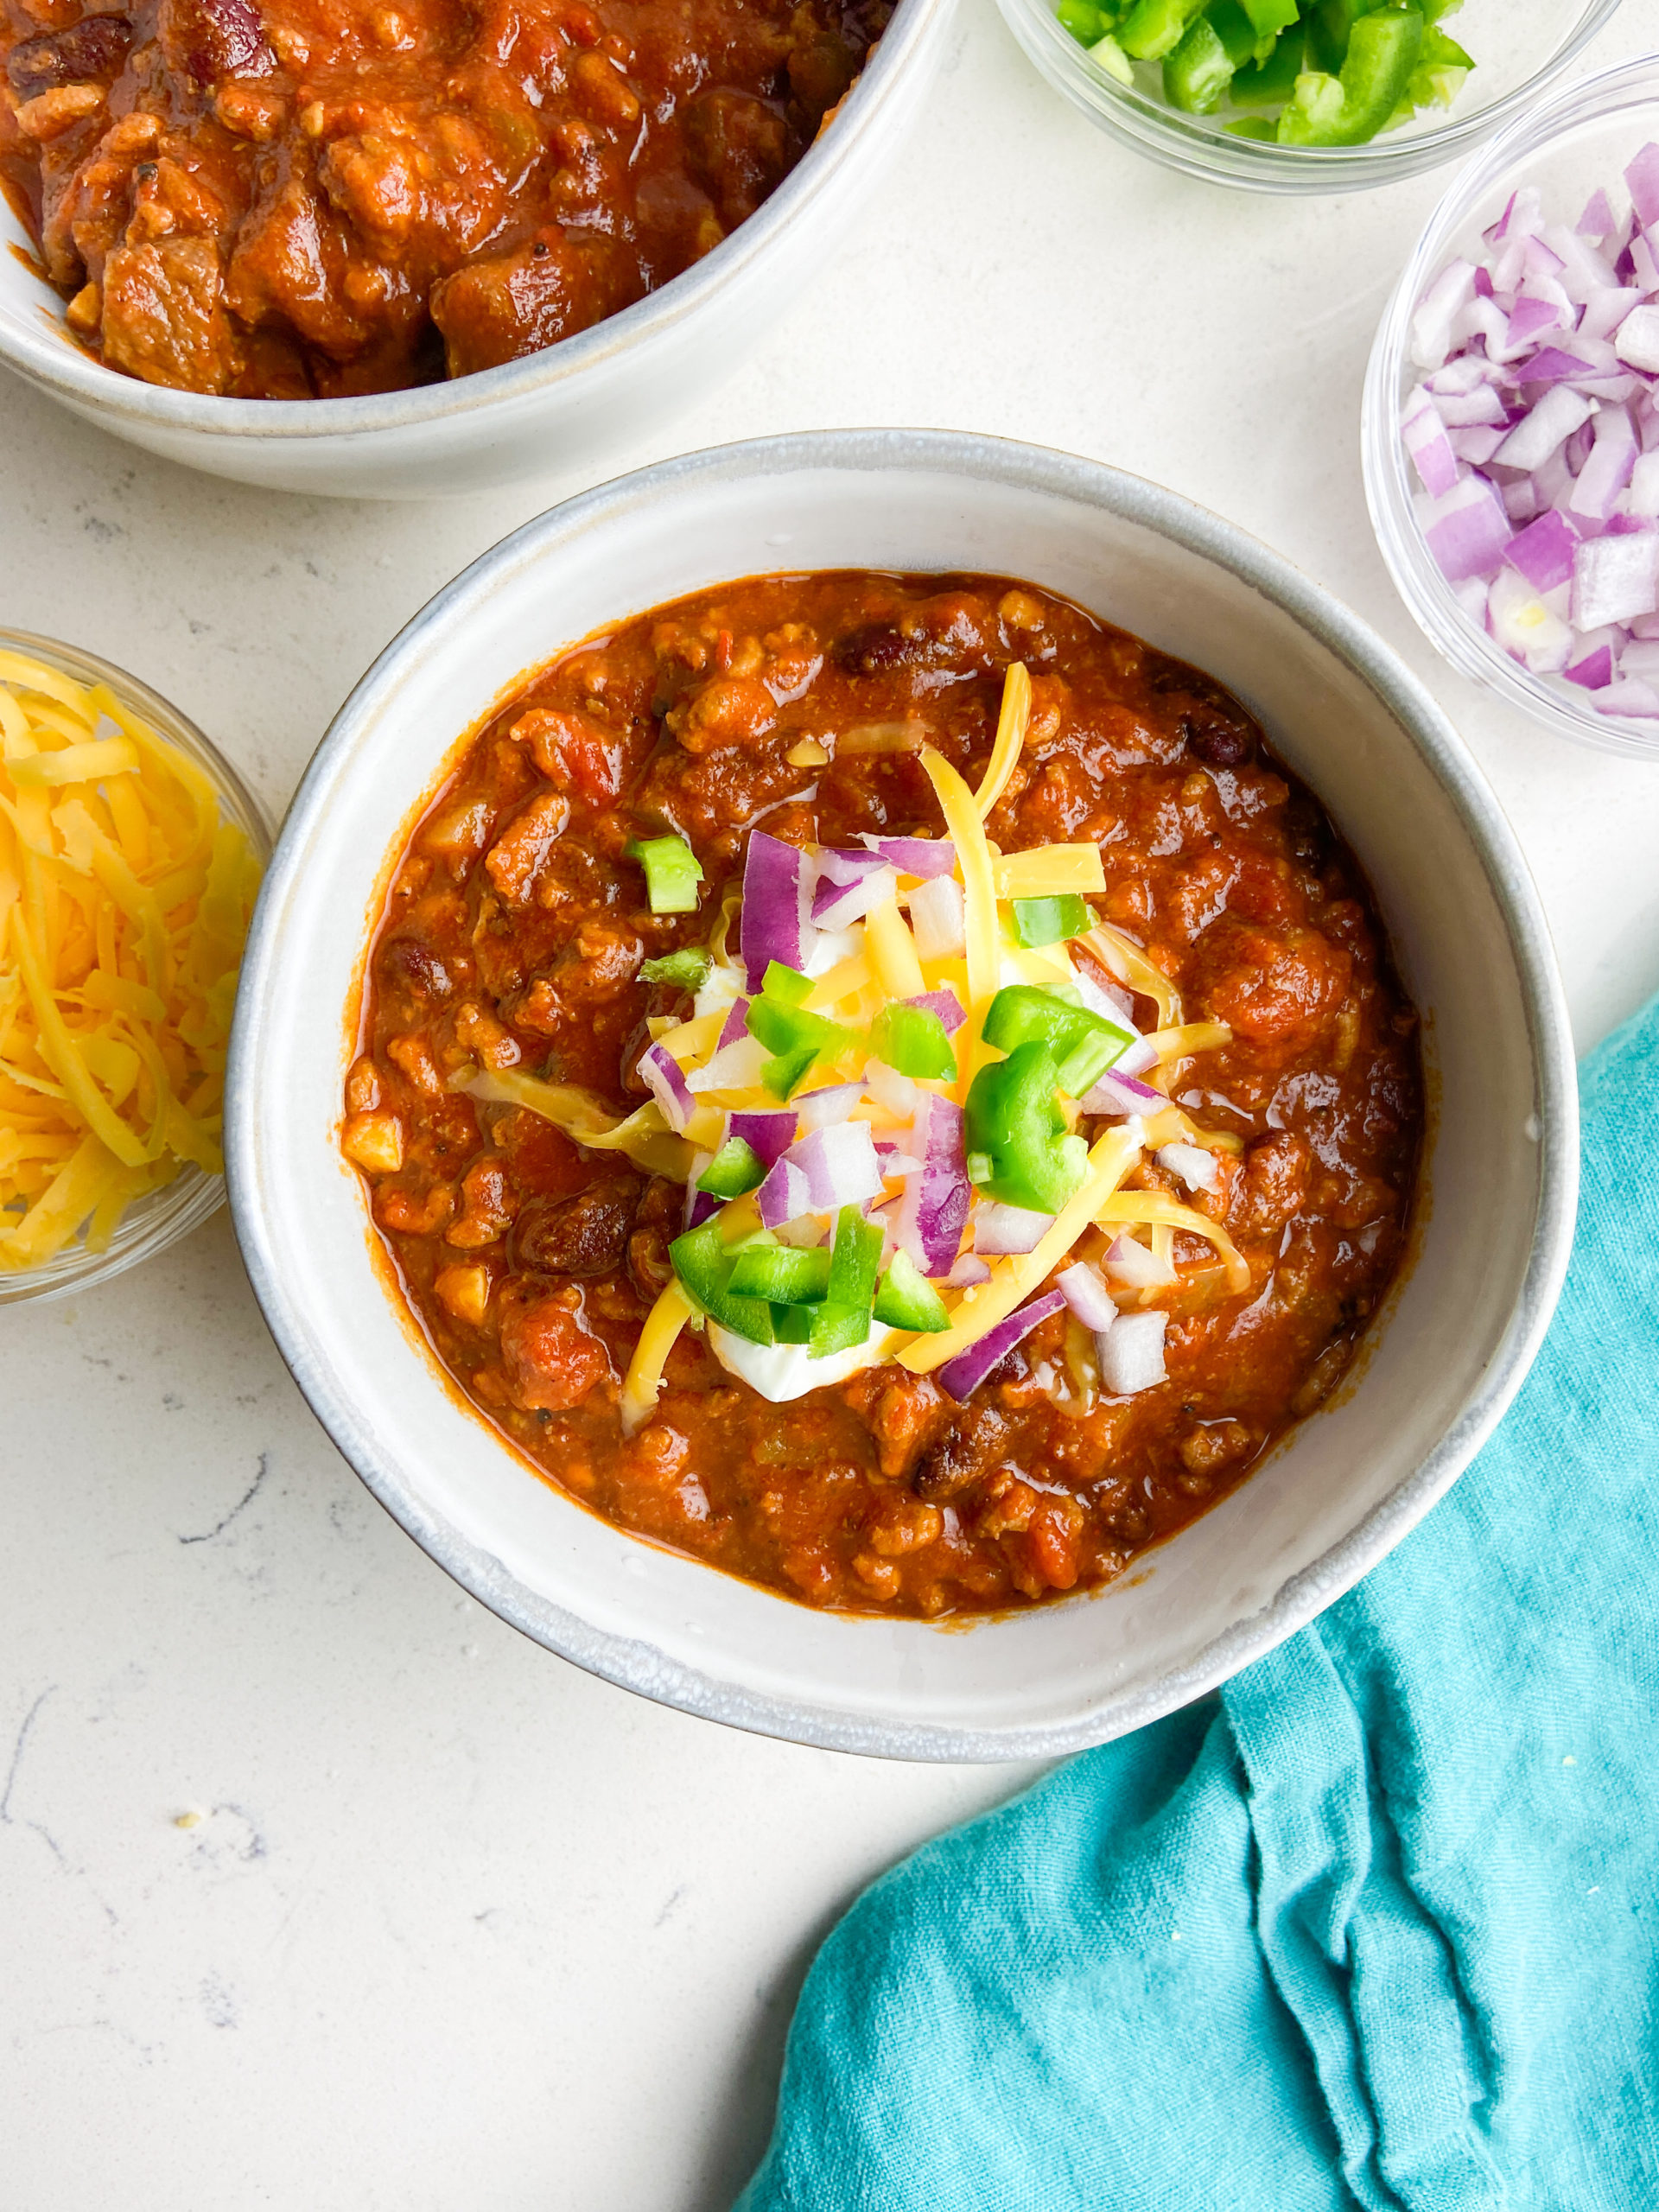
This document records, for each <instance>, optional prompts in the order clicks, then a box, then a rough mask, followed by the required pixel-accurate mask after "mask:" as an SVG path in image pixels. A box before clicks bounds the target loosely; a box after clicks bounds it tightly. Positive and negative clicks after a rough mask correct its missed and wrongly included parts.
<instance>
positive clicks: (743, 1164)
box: [697, 1137, 766, 1198]
mask: <svg viewBox="0 0 1659 2212" xmlns="http://www.w3.org/2000/svg"><path fill="white" fill-rule="evenodd" d="M765 1181H766V1169H765V1167H764V1166H762V1165H761V1163H760V1160H758V1159H757V1158H756V1157H755V1154H754V1152H753V1149H752V1147H749V1146H748V1145H747V1144H745V1143H744V1141H743V1140H742V1138H741V1137H728V1138H727V1140H726V1141H725V1143H724V1144H723V1145H721V1147H720V1150H719V1151H718V1152H717V1153H716V1154H715V1156H714V1158H713V1159H712V1160H710V1161H709V1165H708V1166H706V1167H705V1168H704V1169H703V1171H702V1174H701V1175H699V1176H698V1178H697V1188H698V1189H699V1190H700V1191H707V1192H708V1193H709V1197H710V1198H741V1197H742V1195H743V1193H744V1192H745V1191H753V1190H756V1189H758V1188H759V1186H760V1185H761V1184H762V1183H764V1182H765Z"/></svg>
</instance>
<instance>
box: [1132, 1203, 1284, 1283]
mask: <svg viewBox="0 0 1659 2212" xmlns="http://www.w3.org/2000/svg"><path fill="white" fill-rule="evenodd" d="M1095 1218H1096V1221H1097V1222H1098V1223H1099V1224H1100V1226H1101V1227H1102V1228H1103V1229H1105V1228H1109V1227H1111V1228H1116V1227H1117V1226H1119V1225H1120V1224H1144V1225H1145V1226H1146V1227H1147V1228H1149V1229H1151V1230H1153V1232H1154V1241H1153V1249H1154V1252H1156V1253H1157V1254H1158V1256H1159V1257H1160V1259H1162V1260H1165V1261H1168V1259H1169V1258H1170V1253H1169V1251H1168V1250H1166V1249H1161V1248H1160V1244H1159V1243H1158V1238H1157V1232H1158V1231H1159V1230H1162V1231H1163V1232H1164V1234H1165V1235H1166V1236H1167V1237H1168V1238H1169V1239H1170V1242H1171V1243H1172V1245H1173V1241H1174V1234H1175V1231H1176V1230H1178V1229H1179V1230H1185V1232H1186V1234H1187V1235H1188V1236H1202V1237H1203V1238H1204V1239H1205V1241H1206V1243H1211V1244H1213V1245H1214V1246H1215V1248H1216V1250H1217V1253H1218V1254H1219V1255H1220V1256H1221V1258H1222V1261H1223V1262H1224V1265H1225V1267H1226V1269H1227V1287H1228V1288H1229V1289H1230V1290H1239V1291H1242V1290H1248V1289H1249V1287H1250V1270H1249V1264H1248V1262H1246V1260H1245V1258H1244V1255H1243V1253H1242V1252H1241V1251H1240V1250H1239V1249H1238V1247H1237V1245H1236V1244H1235V1243H1234V1242H1233V1240H1232V1238H1231V1237H1230V1236H1229V1235H1228V1234H1227V1232H1226V1230H1224V1228H1223V1227H1222V1226H1221V1224H1220V1223H1219V1222H1217V1221H1211V1218H1210V1217H1209V1215H1208V1214H1205V1213H1200V1212H1199V1211H1198V1209H1197V1207H1195V1206H1184V1205H1182V1204H1181V1203H1180V1201H1179V1198H1166V1196H1165V1195H1164V1193H1163V1192H1161V1191H1114V1192H1112V1193H1111V1195H1110V1196H1109V1198H1108V1199H1107V1200H1106V1202H1105V1204H1104V1205H1103V1206H1102V1207H1101V1208H1100V1211H1099V1212H1098V1213H1097V1214H1096V1217H1095Z"/></svg>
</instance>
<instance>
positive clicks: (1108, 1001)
mask: <svg viewBox="0 0 1659 2212" xmlns="http://www.w3.org/2000/svg"><path fill="white" fill-rule="evenodd" d="M1071 974H1072V977H1073V980H1074V981H1075V982H1076V983H1077V996H1078V997H1079V998H1080V999H1081V1000H1082V1001H1083V1002H1084V1006H1086V1007H1088V1009H1089V1011H1090V1014H1099V1015H1101V1016H1102V1018H1103V1020H1107V1021H1109V1022H1113V1023H1115V1024H1116V1027H1118V1028H1120V1029H1123V1030H1127V1031H1128V1034H1129V1035H1130V1036H1131V1037H1133V1036H1135V1034H1136V1031H1135V1001H1134V1000H1133V999H1132V998H1131V997H1130V995H1129V994H1128V991H1126V990H1125V989H1124V988H1123V987H1122V984H1121V983H1113V982H1106V983H1103V982H1101V980H1100V978H1099V976H1096V974H1095V972H1094V970H1093V969H1091V968H1090V965H1089V963H1088V962H1087V961H1086V960H1075V959H1074V960H1073V961H1072V963H1071Z"/></svg>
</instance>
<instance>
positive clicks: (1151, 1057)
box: [1111, 1037, 1158, 1076]
mask: <svg viewBox="0 0 1659 2212" xmlns="http://www.w3.org/2000/svg"><path fill="white" fill-rule="evenodd" d="M1157 1065H1158V1048H1157V1046H1155V1045H1149V1044H1147V1040H1146V1039H1145V1038H1144V1037H1137V1038H1136V1039H1135V1042H1134V1044H1133V1045H1130V1046H1127V1047H1126V1048H1125V1049H1124V1050H1123V1051H1122V1052H1120V1053H1119V1054H1118V1056H1117V1058H1116V1060H1115V1061H1114V1062H1113V1064H1112V1067H1111V1073H1112V1074H1113V1075H1122V1076H1133V1075H1144V1074H1145V1073H1146V1071H1147V1069H1148V1068H1155V1067H1156V1066H1157Z"/></svg>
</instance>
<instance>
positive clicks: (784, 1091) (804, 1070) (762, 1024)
mask: <svg viewBox="0 0 1659 2212" xmlns="http://www.w3.org/2000/svg"><path fill="white" fill-rule="evenodd" d="M774 973H776V974H777V975H778V976H780V977H781V978H783V979H785V988H786V989H793V988H794V982H792V981H790V980H788V979H791V978H796V971H795V970H794V969H792V968H782V967H780V966H779V963H778V962H776V961H774V962H773V963H772V966H771V967H770V968H768V969H767V970H766V984H765V985H764V986H763V987H762V989H761V992H760V996H759V997H758V998H753V999H751V1000H750V1001H749V1007H748V1012H747V1014H745V1015H744V1017H743V1018H744V1022H745V1025H746V1027H747V1029H748V1032H749V1034H750V1036H751V1037H754V1038H758V1039H759V1040H760V1043H761V1044H763V1045H764V1046H766V1050H767V1051H768V1052H771V1053H772V1054H773V1055H774V1057H773V1058H772V1059H771V1060H769V1061H768V1062H767V1063H766V1066H765V1067H764V1068H763V1069H762V1070H761V1071H760V1080H761V1082H762V1083H764V1084H765V1085H766V1089H767V1090H769V1091H771V1093H772V1096H773V1097H774V1098H787V1097H788V1096H790V1095H791V1092H792V1091H793V1090H794V1089H795V1087H796V1085H797V1084H799V1083H802V1082H804V1080H805V1078H806V1076H807V1074H808V1072H809V1071H810V1069H811V1068H812V1067H813V1066H814V1065H816V1063H817V1061H819V1060H820V1059H833V1058H835V1057H836V1054H837V1053H839V1052H843V1051H844V1050H845V1049H846V1047H847V1046H849V1045H850V1044H852V1043H853V1042H855V1039H854V1034H853V1032H852V1031H851V1030H850V1029H845V1028H843V1027H842V1025H841V1024H840V1023H839V1022H838V1021H829V1020H825V1018H824V1016H823V1014H809V1013H808V1012H807V1011H806V1008H805V1007H803V1006H800V1005H798V1004H796V1003H793V1002H791V1001H790V1000H788V999H785V998H780V997H779V996H778V995H776V994H775V993H774V992H773V991H772V988H770V987H771V983H772V976H773V975H774ZM796 980H798V981H799V982H804V983H806V985H807V988H808V989H809V990H810V988H811V984H810V982H809V981H808V979H807V978H806V977H805V976H800V977H798V978H796Z"/></svg>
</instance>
